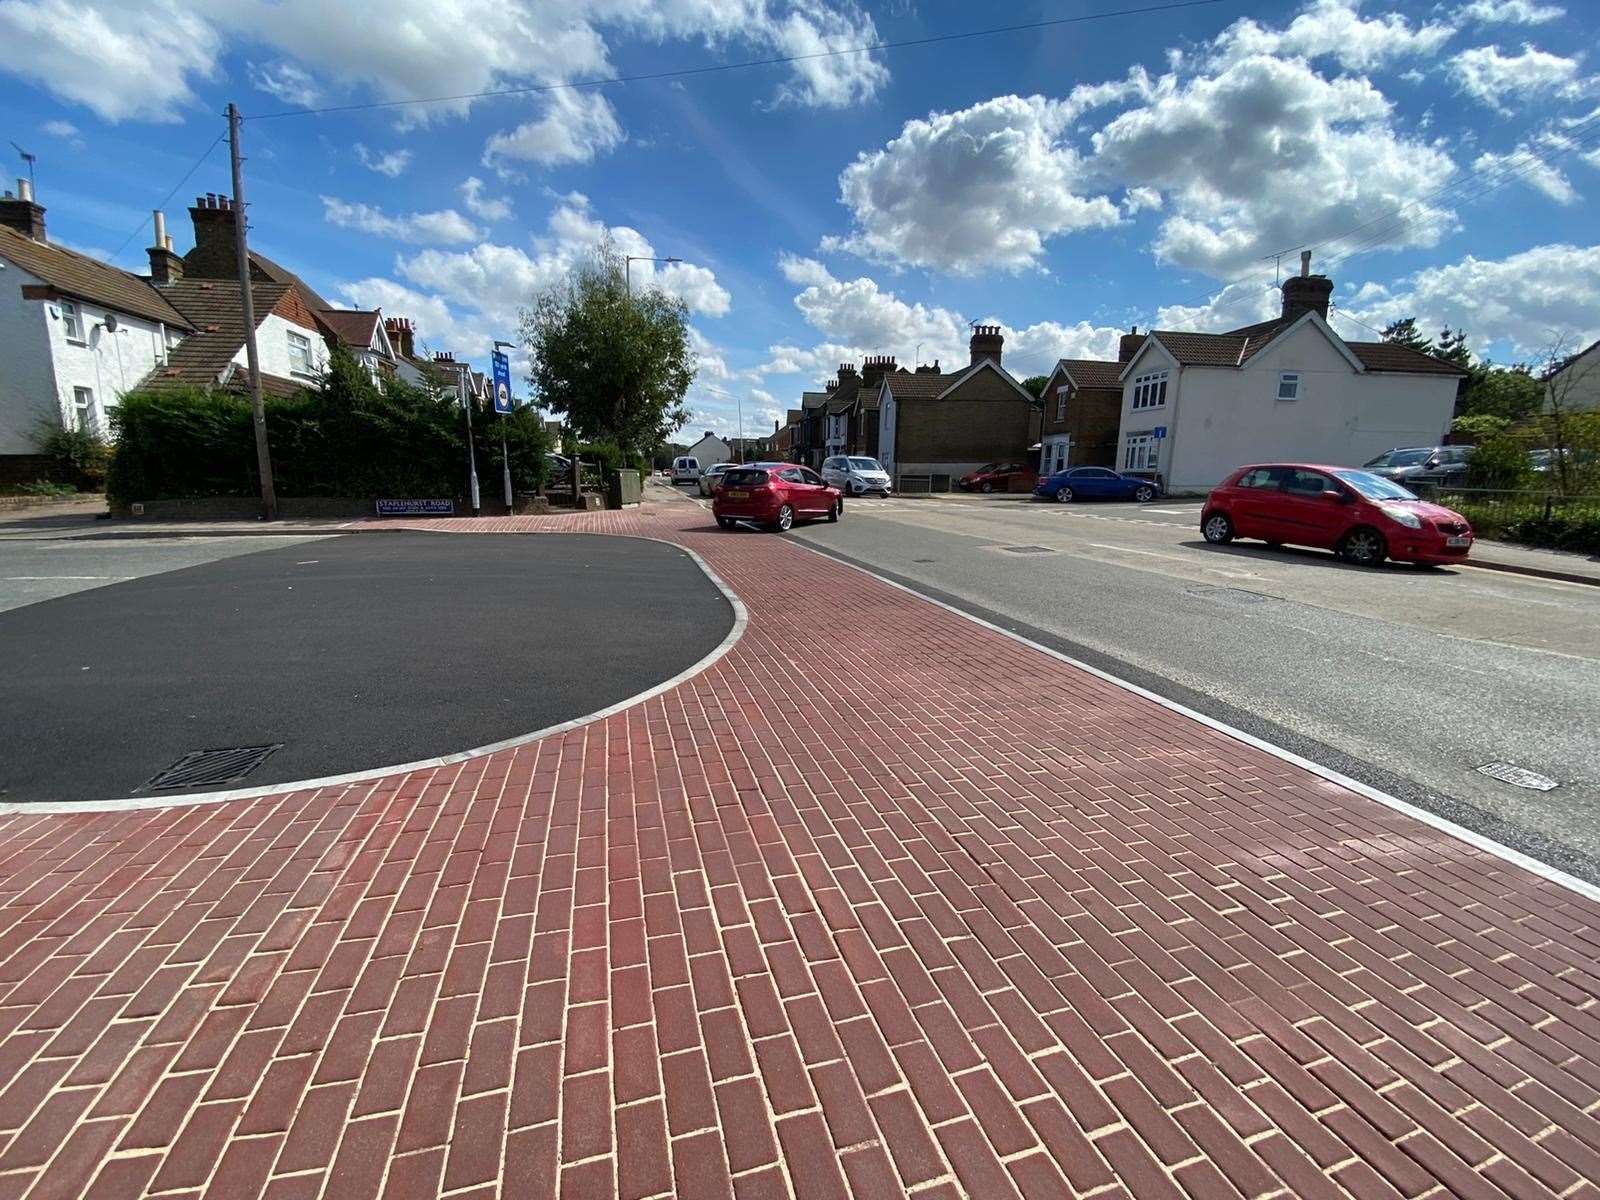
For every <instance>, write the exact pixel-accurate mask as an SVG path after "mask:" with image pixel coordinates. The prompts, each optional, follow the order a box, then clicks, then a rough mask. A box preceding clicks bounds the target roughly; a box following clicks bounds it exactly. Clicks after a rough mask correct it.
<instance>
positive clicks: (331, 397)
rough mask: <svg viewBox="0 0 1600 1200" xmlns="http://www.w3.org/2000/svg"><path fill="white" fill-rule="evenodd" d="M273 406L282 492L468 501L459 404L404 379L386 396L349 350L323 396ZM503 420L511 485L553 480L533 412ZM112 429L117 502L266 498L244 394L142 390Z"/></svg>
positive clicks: (118, 412)
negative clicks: (547, 476)
mask: <svg viewBox="0 0 1600 1200" xmlns="http://www.w3.org/2000/svg"><path fill="white" fill-rule="evenodd" d="M265 408H266V417H267V438H268V444H269V446H270V448H271V450H272V468H273V476H274V482H275V484H276V487H277V491H278V493H279V494H280V495H283V496H349V497H367V496H450V497H455V498H458V499H459V498H461V497H462V496H463V495H464V494H465V492H466V487H467V443H466V419H465V415H464V414H463V413H462V411H461V407H460V405H459V404H458V403H457V402H456V401H455V399H454V398H453V397H448V398H440V397H436V396H434V395H431V394H430V393H428V392H426V391H423V390H422V389H420V388H414V387H410V386H408V385H406V384H404V383H402V382H400V381H398V380H390V381H387V382H386V384H385V386H384V388H383V389H382V390H380V389H379V388H378V387H377V385H376V384H374V383H373V382H372V379H371V377H370V376H369V375H368V374H367V372H366V370H365V368H363V367H362V366H361V365H360V364H359V363H358V362H356V361H355V359H353V358H352V357H351V356H350V355H349V354H348V353H346V352H344V351H342V350H338V351H335V352H334V354H333V356H332V358H331V360H330V364H329V369H328V372H327V374H326V375H325V376H324V378H323V381H322V384H321V386H320V387H319V388H318V389H317V390H316V391H314V392H312V391H301V392H298V393H296V394H295V395H293V396H289V397H283V398H277V397H271V398H268V399H267V401H266V404H265ZM503 419H504V420H505V421H506V422H507V426H506V434H507V437H506V442H507V446H508V449H509V450H510V452H511V460H512V481H513V483H514V484H515V485H516V486H518V487H519V488H521V489H523V490H526V489H528V488H530V487H532V486H534V485H535V484H537V482H538V481H539V479H540V478H542V476H543V472H544V453H545V450H546V448H547V447H548V437H547V436H546V434H545V432H544V426H543V423H542V422H541V421H539V420H538V417H537V414H536V413H534V412H533V411H532V410H522V411H521V412H519V413H517V414H514V415H513V416H512V417H509V418H503ZM495 420H496V419H495V418H493V417H491V416H488V415H485V416H483V417H478V418H477V419H475V420H474V425H475V429H474V433H475V438H474V440H475V443H476V446H477V459H478V472H479V477H480V484H485V480H484V476H485V475H486V473H487V472H488V471H489V470H491V469H492V470H493V471H494V472H495V473H498V472H499V450H500V438H499V436H498V433H499V430H498V428H497V427H496V425H495ZM112 427H113V430H114V431H115V435H116V450H115V453H114V455H113V457H112V463H111V471H110V475H109V478H108V480H107V492H108V494H109V496H110V498H111V500H112V503H113V504H124V503H127V502H129V501H133V500H165V499H176V498H187V497H203V496H253V495H256V494H257V493H258V492H259V491H260V487H259V483H258V478H257V473H256V448H255V432H254V426H253V422H252V418H251V415H250V402H249V401H248V400H247V399H246V398H245V397H243V396H241V395H238V394H236V393H233V392H223V391H206V390H199V389H187V390H174V391H163V392H134V393H130V394H129V395H127V396H124V397H123V400H122V404H121V405H120V407H119V408H117V409H115V410H113V413H112ZM485 490H486V491H489V494H491V495H492V494H494V493H493V491H492V489H491V488H489V487H488V486H487V485H485Z"/></svg>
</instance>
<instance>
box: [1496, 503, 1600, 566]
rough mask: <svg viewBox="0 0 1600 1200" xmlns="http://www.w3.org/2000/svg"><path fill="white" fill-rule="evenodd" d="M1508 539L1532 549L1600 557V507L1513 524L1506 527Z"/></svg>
mask: <svg viewBox="0 0 1600 1200" xmlns="http://www.w3.org/2000/svg"><path fill="white" fill-rule="evenodd" d="M1504 536H1505V537H1506V538H1507V539H1509V540H1511V541H1513V542H1524V543H1526V544H1528V545H1530V546H1549V547H1551V548H1552V549H1556V550H1573V551H1577V552H1579V553H1582V554H1600V506H1587V507H1583V508H1578V507H1574V508H1571V509H1565V510H1564V509H1560V508H1557V509H1555V510H1554V511H1553V512H1551V514H1550V515H1549V516H1548V517H1546V516H1544V515H1543V514H1542V513H1541V514H1540V515H1538V516H1535V517H1525V518H1523V519H1522V520H1520V521H1512V522H1511V523H1510V524H1508V525H1507V526H1506V527H1505V531H1504Z"/></svg>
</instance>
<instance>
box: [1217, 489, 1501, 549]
mask: <svg viewBox="0 0 1600 1200" xmlns="http://www.w3.org/2000/svg"><path fill="white" fill-rule="evenodd" d="M1200 532H1201V533H1203V534H1204V535H1205V539H1206V541H1208V542H1211V543H1214V544H1217V545H1220V544H1222V543H1224V542H1231V541H1233V539H1234V538H1236V537H1247V538H1260V539H1261V540H1262V541H1264V542H1266V543H1267V545H1269V546H1282V545H1287V544H1293V545H1296V546H1315V547H1317V548H1319V549H1322V550H1332V551H1334V552H1335V553H1337V554H1338V555H1339V557H1340V558H1342V559H1344V560H1345V561H1346V562H1353V563H1359V564H1361V565H1363V566H1369V567H1375V566H1378V565H1379V564H1380V563H1382V562H1383V560H1384V559H1385V558H1393V559H1398V560H1401V561H1403V562H1414V563H1430V564H1437V563H1447V562H1460V561H1461V560H1462V559H1464V558H1466V556H1467V552H1468V551H1469V550H1470V549H1471V548H1472V526H1471V525H1469V524H1468V523H1467V519H1466V518H1465V517H1463V516H1462V515H1461V514H1460V513H1458V512H1453V511H1451V510H1450V509H1448V508H1444V507H1443V506H1441V505H1438V504H1430V503H1429V502H1427V501H1426V500H1419V499H1418V498H1417V497H1416V495H1415V494H1414V493H1412V492H1409V491H1407V490H1406V489H1405V488H1403V487H1401V486H1400V485H1399V484H1398V483H1395V482H1394V481H1393V480H1390V479H1385V478H1383V477H1382V476H1381V475H1374V474H1373V473H1372V472H1370V471H1357V470H1354V469H1352V468H1350V467H1324V466H1317V465H1315V464H1307V463H1280V464H1273V465H1268V466H1253V467H1240V468H1239V469H1238V470H1237V471H1235V472H1234V473H1233V474H1232V475H1230V476H1228V478H1227V479H1225V480H1223V481H1222V482H1221V483H1220V484H1218V485H1217V486H1216V487H1215V488H1213V489H1212V491H1211V494H1210V495H1209V496H1208V497H1206V503H1205V507H1204V508H1203V509H1202V510H1201V512H1200Z"/></svg>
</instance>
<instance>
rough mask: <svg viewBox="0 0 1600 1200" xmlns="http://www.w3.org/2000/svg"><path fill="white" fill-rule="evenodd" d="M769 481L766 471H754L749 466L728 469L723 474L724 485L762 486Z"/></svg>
mask: <svg viewBox="0 0 1600 1200" xmlns="http://www.w3.org/2000/svg"><path fill="white" fill-rule="evenodd" d="M766 481H767V473H766V472H765V471H753V470H751V469H749V468H748V467H740V468H738V469H737V470H733V471H726V472H724V473H723V476H722V486H723V487H760V486H761V485H762V484H764V483H765V482H766Z"/></svg>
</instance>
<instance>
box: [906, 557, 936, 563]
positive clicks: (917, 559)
mask: <svg viewBox="0 0 1600 1200" xmlns="http://www.w3.org/2000/svg"><path fill="white" fill-rule="evenodd" d="M911 561H912V562H919V563H936V562H938V561H939V560H938V559H937V558H913V559H912V560H911Z"/></svg>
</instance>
